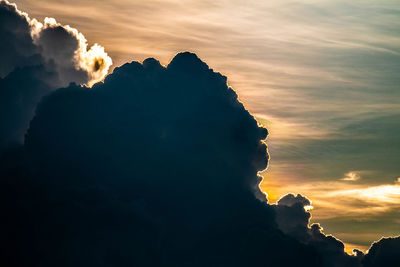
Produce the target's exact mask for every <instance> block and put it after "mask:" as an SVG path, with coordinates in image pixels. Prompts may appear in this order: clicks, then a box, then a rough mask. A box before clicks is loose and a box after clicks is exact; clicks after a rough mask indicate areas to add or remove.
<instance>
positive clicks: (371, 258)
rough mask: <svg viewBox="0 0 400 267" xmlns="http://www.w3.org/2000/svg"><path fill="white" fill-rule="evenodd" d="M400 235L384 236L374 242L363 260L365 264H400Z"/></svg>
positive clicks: (368, 265) (367, 265) (368, 266)
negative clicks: (399, 254)
mask: <svg viewBox="0 0 400 267" xmlns="http://www.w3.org/2000/svg"><path fill="white" fill-rule="evenodd" d="M399 246H400V237H389V238H382V239H381V240H379V241H377V242H375V243H373V244H372V246H371V248H370V249H369V252H368V254H367V255H366V256H365V259H364V261H363V263H364V266H366V267H370V266H399V265H400V258H399V256H398V253H399V250H398V248H399Z"/></svg>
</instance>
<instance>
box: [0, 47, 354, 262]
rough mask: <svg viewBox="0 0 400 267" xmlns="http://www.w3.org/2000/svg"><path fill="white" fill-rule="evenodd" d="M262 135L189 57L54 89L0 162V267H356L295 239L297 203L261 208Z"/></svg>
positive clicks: (338, 251) (309, 232) (299, 224)
mask: <svg viewBox="0 0 400 267" xmlns="http://www.w3.org/2000/svg"><path fill="white" fill-rule="evenodd" d="M266 136H267V131H266V129H264V128H262V127H260V126H259V125H258V124H257V122H256V120H255V119H254V118H253V117H252V116H251V115H250V114H249V112H248V111H247V110H246V109H245V108H244V107H243V105H242V104H241V103H240V102H239V101H238V99H237V95H236V93H235V92H234V91H233V90H232V89H231V88H229V87H228V86H227V84H226V77H224V76H222V75H220V74H219V73H215V72H213V70H211V69H209V68H208V66H207V65H206V64H205V63H203V62H202V61H201V60H200V59H198V58H197V56H196V55H194V54H191V53H181V54H178V55H177V56H176V57H175V58H174V59H173V60H172V61H171V63H170V64H169V65H168V66H167V67H166V68H165V67H163V66H161V65H160V63H159V62H158V61H156V60H154V59H147V60H145V61H144V62H143V64H140V63H137V62H132V63H128V64H125V65H123V66H121V67H119V68H116V69H115V71H114V72H113V74H111V75H109V76H108V77H107V78H106V79H105V82H104V83H99V84H96V85H95V86H93V87H92V89H88V88H85V87H80V86H77V85H73V84H72V85H70V86H69V87H68V88H64V89H59V90H57V91H55V92H53V93H51V94H50V95H49V96H46V97H45V98H44V99H43V100H42V101H41V103H40V104H39V105H38V107H37V112H36V116H35V117H34V119H33V120H32V122H31V124H30V128H29V130H28V132H27V134H26V139H25V144H24V146H21V147H16V148H14V149H11V150H9V151H8V152H7V153H6V154H4V155H3V159H2V160H1V161H0V162H1V168H0V169H1V177H2V180H1V183H2V185H1V188H2V194H1V196H2V201H3V203H10V204H9V205H7V207H6V208H5V211H4V214H7V216H6V219H5V220H4V221H3V226H2V228H1V229H3V230H2V231H3V233H2V236H4V238H5V241H4V242H2V245H3V247H2V251H4V253H5V255H4V256H3V260H4V261H7V262H10V263H12V264H14V265H15V266H26V265H29V264H31V265H33V266H55V265H61V266H93V265H96V266H126V265H133V266H246V265H247V266H255V265H260V266H271V265H272V266H360V264H361V259H362V256H358V257H356V256H350V255H347V254H346V253H344V246H343V244H342V243H341V242H340V241H339V240H337V239H335V238H334V237H331V236H326V235H324V234H323V233H322V229H321V228H320V227H319V225H317V224H314V225H312V226H311V227H308V222H309V218H310V214H309V213H308V212H306V211H305V209H304V207H305V206H309V205H310V204H311V202H310V201H309V200H308V199H306V198H305V197H302V196H300V195H297V196H294V195H288V196H285V197H283V198H282V199H281V200H280V201H279V202H278V205H274V206H271V205H268V204H267V201H266V198H265V196H264V195H263V193H262V192H261V191H260V189H259V187H258V185H259V183H260V178H259V177H258V174H257V173H258V171H260V170H262V169H264V168H265V167H266V165H267V162H268V156H267V155H268V154H267V152H266V145H265V144H264V142H263V140H264V139H265V138H266ZM20 255H24V257H21V256H20ZM32 263H33V264H32Z"/></svg>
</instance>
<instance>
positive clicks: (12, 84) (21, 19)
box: [0, 0, 112, 152]
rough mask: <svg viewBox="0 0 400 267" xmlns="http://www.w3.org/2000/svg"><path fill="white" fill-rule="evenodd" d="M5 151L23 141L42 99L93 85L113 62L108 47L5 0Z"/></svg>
mask: <svg viewBox="0 0 400 267" xmlns="http://www.w3.org/2000/svg"><path fill="white" fill-rule="evenodd" d="M0 38H1V40H2V42H1V44H0V57H1V62H0V84H1V87H0V96H1V98H0V112H1V113H0V152H1V151H2V150H3V149H4V147H7V146H9V145H10V144H13V143H22V142H23V138H24V134H25V131H26V130H27V128H28V125H29V122H30V120H31V119H32V117H33V115H34V109H35V107H36V105H37V103H38V102H39V100H40V99H41V98H42V97H43V96H45V95H46V94H48V93H49V92H51V91H53V90H55V89H56V88H59V87H64V86H68V84H69V83H71V82H74V83H77V84H86V85H88V86H91V85H93V84H94V83H96V82H99V81H101V80H102V79H103V78H104V77H105V76H106V74H107V73H108V70H109V68H110V66H111V64H112V61H111V58H110V57H109V56H108V55H107V53H105V51H104V48H103V47H101V46H99V45H98V44H94V45H93V46H92V47H90V48H89V49H88V44H87V41H86V39H85V37H84V36H83V34H82V33H80V32H78V31H77V30H76V29H74V28H72V27H70V26H68V25H67V26H63V25H61V24H59V23H57V22H56V21H55V19H52V18H46V19H45V20H44V24H42V23H40V22H38V21H37V20H36V19H31V18H29V16H28V14H26V13H24V12H21V11H19V10H18V9H17V7H16V5H15V4H11V3H9V2H8V1H6V0H0Z"/></svg>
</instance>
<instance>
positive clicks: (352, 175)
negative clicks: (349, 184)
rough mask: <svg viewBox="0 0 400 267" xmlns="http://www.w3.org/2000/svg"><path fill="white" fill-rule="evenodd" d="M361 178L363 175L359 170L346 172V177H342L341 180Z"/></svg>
mask: <svg viewBox="0 0 400 267" xmlns="http://www.w3.org/2000/svg"><path fill="white" fill-rule="evenodd" d="M360 178H361V176H360V175H359V174H358V173H357V172H354V171H352V172H348V173H345V174H344V177H343V178H341V179H340V180H343V181H357V180H359V179H360Z"/></svg>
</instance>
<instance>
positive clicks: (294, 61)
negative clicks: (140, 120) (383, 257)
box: [15, 0, 400, 249]
mask: <svg viewBox="0 0 400 267" xmlns="http://www.w3.org/2000/svg"><path fill="white" fill-rule="evenodd" d="M15 2H16V3H17V5H18V7H19V9H21V10H23V11H25V12H27V13H29V15H30V17H33V18H37V19H39V20H43V19H44V17H54V18H56V19H57V21H58V22H60V23H62V24H69V25H71V26H72V27H74V28H77V29H78V30H79V31H80V32H82V33H83V34H84V35H85V37H86V39H87V40H88V41H89V43H90V44H93V43H99V44H101V45H102V46H104V47H105V49H106V51H107V52H108V54H109V55H110V56H111V57H112V59H113V62H114V66H113V67H116V66H118V65H120V64H122V63H125V62H127V61H132V60H139V61H141V60H144V59H145V58H147V57H155V58H158V59H160V61H161V62H162V63H164V64H166V63H168V62H169V60H170V59H171V58H172V57H173V56H174V55H175V54H176V53H177V52H180V51H186V50H188V51H192V52H195V53H197V54H198V55H199V56H200V57H201V58H202V59H203V60H204V61H206V62H207V63H208V64H209V65H210V67H212V68H214V69H215V70H216V71H219V72H221V73H223V74H224V75H226V76H228V82H229V84H230V85H231V86H232V87H233V88H234V89H235V90H236V91H237V92H238V94H239V97H240V99H241V101H242V102H243V103H244V104H245V106H246V107H247V108H248V109H249V110H250V112H251V113H252V114H253V115H255V116H256V118H257V119H258V121H259V122H260V123H262V124H263V125H265V126H267V128H268V129H269V131H270V137H269V138H268V140H267V143H268V146H269V152H270V154H271V161H270V166H269V168H268V170H267V171H266V172H263V176H264V182H263V184H262V188H263V190H264V191H266V192H267V193H268V194H269V199H270V201H271V202H274V201H276V200H277V199H278V198H279V197H281V196H282V195H284V194H286V193H289V192H296V193H302V194H304V195H306V196H307V197H309V198H310V199H311V200H312V201H313V206H314V210H313V212H312V214H313V221H314V222H320V223H321V224H322V226H323V227H324V229H325V232H326V233H329V234H333V235H335V236H337V237H339V238H340V239H342V240H343V241H344V242H345V243H346V244H348V249H351V248H352V247H353V246H357V247H360V248H363V249H367V247H366V246H367V245H368V244H370V243H371V242H372V241H374V240H377V239H378V238H379V237H381V236H382V235H384V236H388V235H398V234H400V216H399V211H400V183H399V182H397V179H398V178H399V177H400V138H399V134H400V5H399V2H398V1H395V0H394V1H389V0H379V1H361V0H355V1H342V0H335V1H333V0H331V1H326V0H318V1H314V0H298V1H287V0H269V1H254V0H249V1H236V0H231V1H227V0H226V1H223V0H220V1H218V0H215V1H188V0H164V1H161V0H159V1H156V0H147V1H131V0H114V1H106V0H79V1H77V0H68V1H67V0H57V1H47V0H18V1H15ZM399 181H400V180H399Z"/></svg>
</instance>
